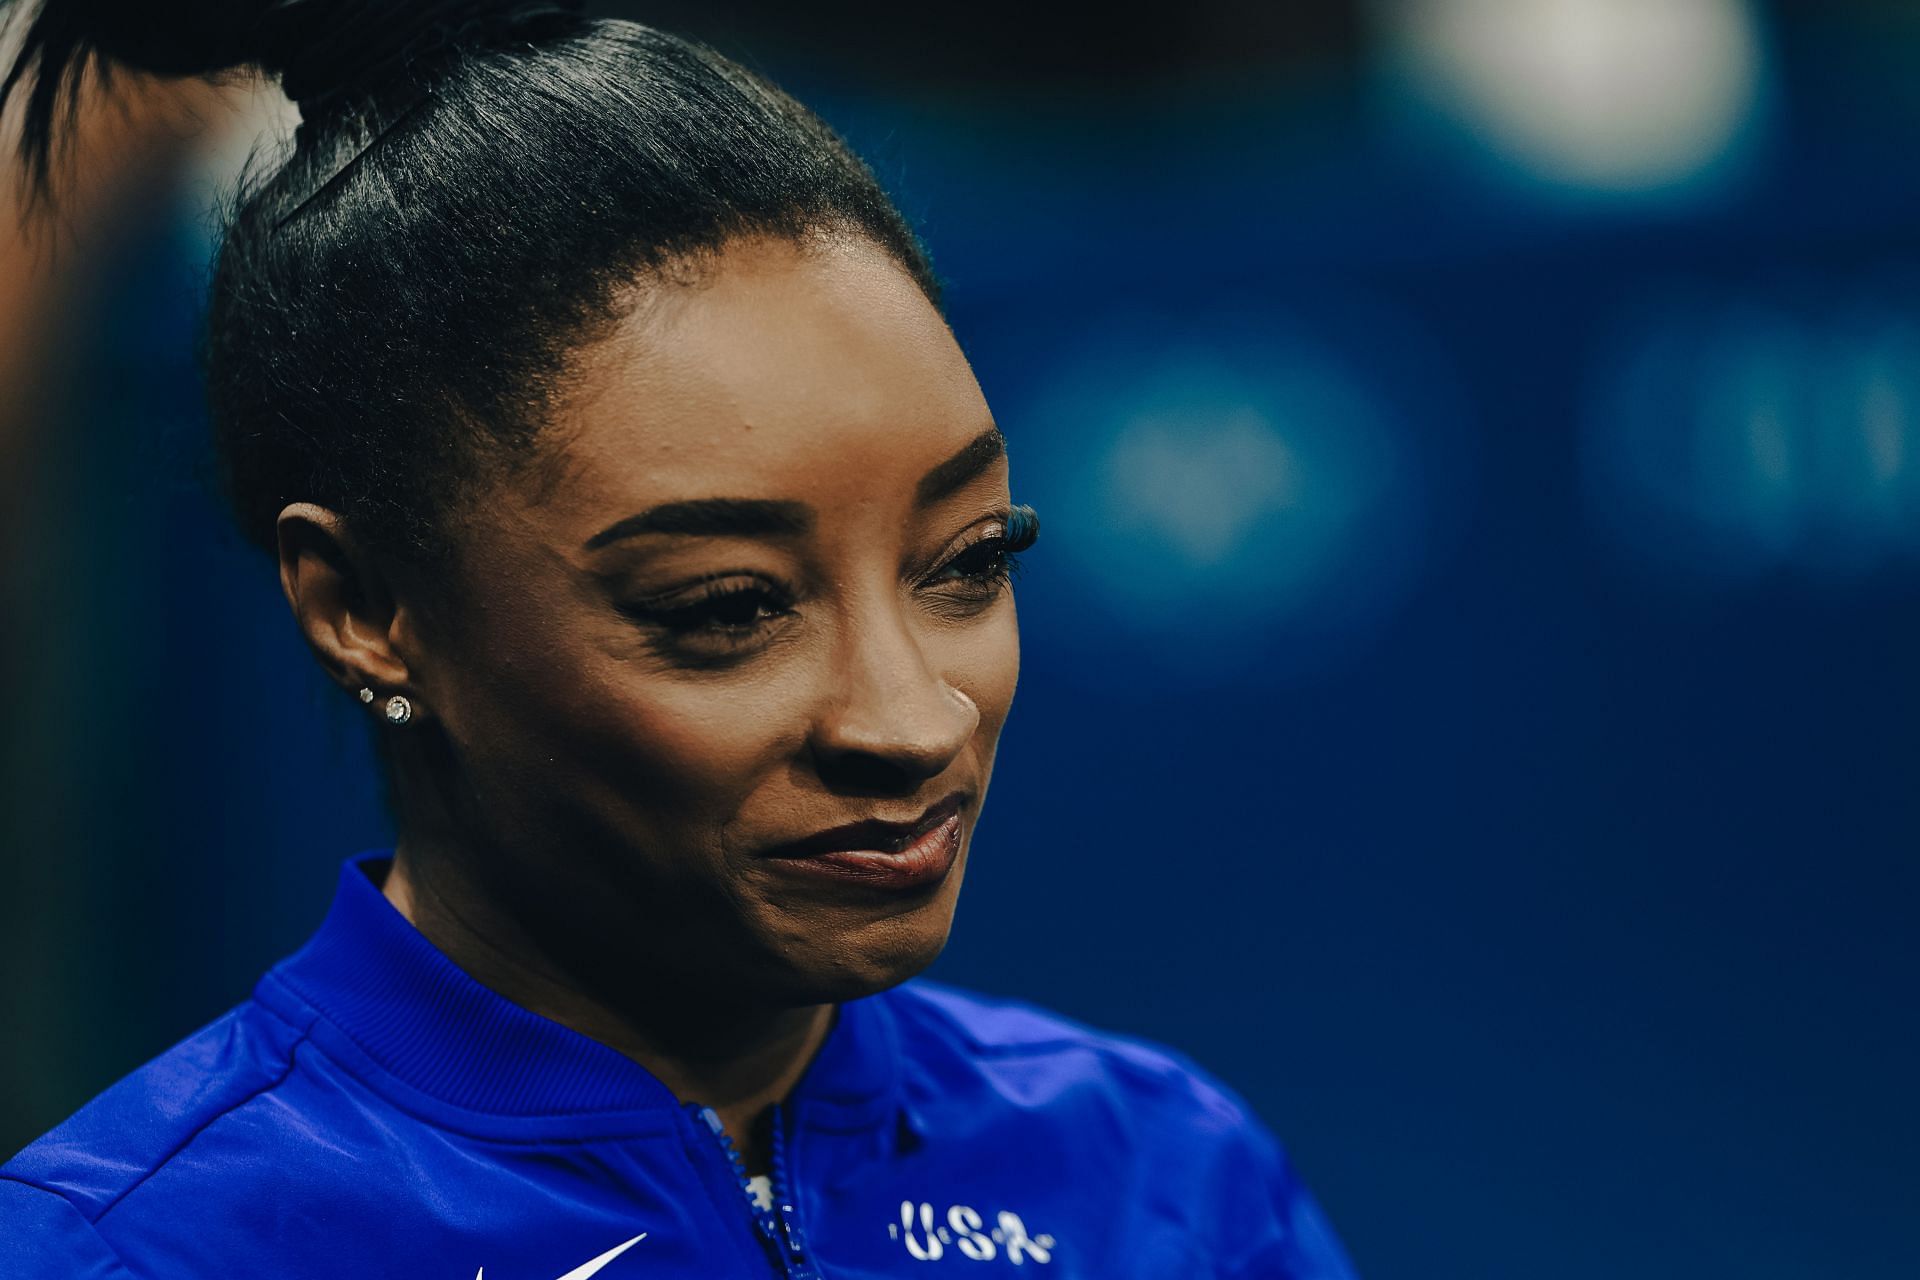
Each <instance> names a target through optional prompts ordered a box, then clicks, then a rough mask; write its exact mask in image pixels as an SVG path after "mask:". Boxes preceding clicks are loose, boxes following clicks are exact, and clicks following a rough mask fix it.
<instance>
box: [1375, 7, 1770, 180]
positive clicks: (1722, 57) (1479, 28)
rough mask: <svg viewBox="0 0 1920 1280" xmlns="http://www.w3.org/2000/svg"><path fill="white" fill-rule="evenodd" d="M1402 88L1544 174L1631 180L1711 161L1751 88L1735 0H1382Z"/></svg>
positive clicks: (1755, 38) (1748, 50) (1751, 108)
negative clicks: (1404, 82)
mask: <svg viewBox="0 0 1920 1280" xmlns="http://www.w3.org/2000/svg"><path fill="white" fill-rule="evenodd" d="M1377 11H1378V13H1379V15H1380V18H1381V20H1382V23H1383V25H1384V27H1385V29H1386V33H1387V35H1388V37H1389V43H1390V46H1391V47H1392V48H1393V49H1394V50H1395V52H1396V53H1397V54H1398V57H1399V61H1400V63H1401V65H1402V67H1403V68H1404V70H1405V72H1406V73H1407V76H1408V79H1409V81H1410V82H1411V87H1412V88H1414V90H1415V91H1416V93H1420V94H1423V95H1424V96H1426V97H1428V98H1430V99H1431V100H1432V105H1433V106H1435V107H1437V108H1438V109H1440V110H1441V111H1442V112H1444V113H1446V114H1448V115H1451V116H1454V117H1455V118H1457V120H1458V122H1459V123H1460V124H1461V125H1463V126H1465V127H1466V128H1467V129H1469V130H1470V131H1471V132H1473V133H1474V134H1475V135H1476V136H1477V137H1479V138H1481V139H1483V140H1484V141H1485V142H1486V143H1487V144H1489V145H1490V146H1491V147H1493V149H1494V150H1496V151H1497V152H1499V153H1501V154H1502V155H1504V156H1506V157H1507V158H1508V159H1509V160H1511V161H1512V162H1514V163H1516V164H1518V165H1520V166H1521V167H1522V168H1524V169H1526V170H1528V171H1529V172H1531V173H1533V174H1534V175H1536V176H1537V177H1540V178H1543V179H1546V180H1548V181H1550V182H1556V183H1563V184H1566V185H1569V186H1573V187H1581V188H1588V189H1594V190H1600V191H1614V192H1633V191H1645V190H1650V189H1655V188H1663V187H1669V186H1673V185H1676V184H1679V183H1683V182H1685V181H1686V180H1688V179H1690V178H1692V177H1695V176H1696V175H1699V174H1701V173H1702V172H1703V171H1705V170H1707V169H1709V168H1710V167H1712V166H1713V165H1714V164H1715V163H1716V162H1718V161H1719V160H1721V159H1722V158H1723V157H1724V156H1725V155H1726V154H1727V153H1728V152H1729V149H1730V148H1731V147H1732V146H1733V145H1734V144H1735V142H1736V141H1737V140H1738V139H1739V137H1740V135H1741V133H1742V130H1743V127H1744V126H1745V125H1746V124H1747V122H1748V121H1749V120H1750V119H1751V118H1752V116H1753V114H1754V112H1755V108H1756V106H1757V104H1758V101H1759V93H1760V85H1761V73H1762V69H1763V61H1764V60H1763V55H1762V48H1761V40H1760V33H1759V31H1758V28H1757V24H1756V22H1755V19H1754V15H1753V12H1752V9H1751V7H1750V5H1749V4H1748V3H1746V2H1745V0H1397V2H1396V0H1383V2H1382V3H1381V4H1380V5H1378V6H1377Z"/></svg>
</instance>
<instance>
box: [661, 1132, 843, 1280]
mask: <svg viewBox="0 0 1920 1280" xmlns="http://www.w3.org/2000/svg"><path fill="white" fill-rule="evenodd" d="M686 1107H687V1110H688V1111H690V1112H692V1113H693V1116H694V1118H695V1119H696V1120H698V1121H699V1122H700V1123H701V1125H703V1126H704V1127H705V1128H706V1130H707V1132H708V1133H711V1134H712V1135H713V1138H714V1141H715V1142H717V1143H718V1144H719V1146H720V1150H721V1153H722V1154H723V1155H724V1156H725V1157H726V1160H727V1165H728V1167H729V1168H731V1169H732V1170H733V1176H734V1180H735V1181H736V1182H738V1183H739V1184H740V1195H741V1197H742V1198H743V1199H744V1200H745V1201H746V1204H747V1213H748V1214H749V1216H750V1217H751V1218H752V1219H753V1225H754V1231H755V1232H756V1234H758V1235H759V1237H760V1242H761V1244H762V1245H763V1246H764V1247H765V1248H766V1249H767V1251H768V1252H769V1253H770V1254H771V1255H772V1258H773V1261H774V1263H775V1265H776V1266H777V1267H778V1274H780V1275H781V1276H783V1277H785V1280H821V1275H820V1272H819V1270H818V1268H816V1267H815V1266H814V1265H813V1260H812V1259H811V1258H809V1257H808V1256H807V1237H806V1233H805V1232H804V1231H802V1230H801V1227H800V1211H799V1210H798V1209H797V1208H796V1207H795V1203H794V1195H793V1188H792V1185H791V1183H790V1181H789V1179H788V1177H787V1125H786V1116H785V1115H784V1114H783V1113H782V1111H781V1108H780V1107H779V1106H778V1105H775V1107H774V1108H773V1177H772V1178H771V1179H770V1181H771V1182H772V1183H773V1207H772V1208H771V1209H762V1208H761V1207H760V1201H759V1198H758V1197H756V1196H755V1195H754V1194H753V1185H752V1182H751V1181H750V1180H749V1178H748V1176H747V1166H746V1162H745V1161H744V1160H742V1159H741V1158H740V1149H739V1148H738V1147H736V1146H734V1143H733V1139H732V1138H731V1137H730V1136H728V1134H727V1130H726V1126H724V1125H723V1124H721V1123H720V1114H719V1112H717V1111H715V1110H714V1109H713V1108H712V1107H704V1106H701V1105H700V1104H699V1103H697V1102H689V1103H687V1104H686Z"/></svg>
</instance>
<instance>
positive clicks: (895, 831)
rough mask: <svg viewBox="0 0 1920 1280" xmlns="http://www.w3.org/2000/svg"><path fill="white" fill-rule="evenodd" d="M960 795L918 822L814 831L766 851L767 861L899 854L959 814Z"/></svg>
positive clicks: (878, 822)
mask: <svg viewBox="0 0 1920 1280" xmlns="http://www.w3.org/2000/svg"><path fill="white" fill-rule="evenodd" d="M964 799H965V796H964V793H962V792H959V791H955V792H953V793H952V794H950V795H948V796H947V797H946V798H944V799H942V800H940V801H938V802H937V803H935V804H934V805H933V806H932V807H930V808H929V809H927V811H926V812H925V813H923V814H921V815H920V816H919V817H918V818H915V819H913V820H912V821H908V822H886V821H882V820H880V819H877V818H868V819H865V820H863V821H860V822H849V823H847V824H846V825H844V826H838V827H829V828H828V829H826V830H825V831H816V832H815V833H814V834H812V835H810V836H806V837H803V838H802V839H799V840H790V841H788V842H786V843H785V844H779V845H775V846H773V847H772V848H770V849H768V850H767V851H766V855H765V856H767V857H769V858H812V857H818V856H819V855H821V854H827V853H843V852H847V853H879V854H896V855H897V854H899V853H901V852H902V851H904V850H905V849H907V848H908V847H909V846H910V845H912V844H913V843H914V842H915V841H916V840H919V839H920V838H921V837H922V836H925V835H927V834H928V833H930V832H933V831H936V830H938V829H939V828H940V827H941V826H942V825H943V824H944V823H946V821H947V820H948V819H949V818H952V817H953V816H954V815H955V814H956V813H958V812H959V811H960V805H961V802H962V801H963V800H964Z"/></svg>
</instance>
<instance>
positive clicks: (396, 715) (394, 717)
mask: <svg viewBox="0 0 1920 1280" xmlns="http://www.w3.org/2000/svg"><path fill="white" fill-rule="evenodd" d="M411 719H413V704H412V703H411V702H409V701H407V699H406V697H405V696H404V695H402V694H398V693H396V694H394V695H393V696H392V697H391V698H388V699H387V723H388V724H390V725H396V726H398V725H403V724H405V723H406V722H407V721H409V720H411Z"/></svg>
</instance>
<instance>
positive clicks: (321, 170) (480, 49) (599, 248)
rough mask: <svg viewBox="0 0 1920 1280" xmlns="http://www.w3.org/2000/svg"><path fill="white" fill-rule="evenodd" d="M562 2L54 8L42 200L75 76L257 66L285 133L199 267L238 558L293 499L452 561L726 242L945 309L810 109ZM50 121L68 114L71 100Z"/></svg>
mask: <svg viewBox="0 0 1920 1280" xmlns="http://www.w3.org/2000/svg"><path fill="white" fill-rule="evenodd" d="M575 8H576V6H573V5H565V4H525V3H522V4H512V3H504V4H503V3H498V2H497V0H496V2H494V3H481V2H475V3H467V4H448V3H438V4H436V3H432V2H431V0H417V2H415V3H409V2H408V0H386V2H381V0H222V2H218V3H213V2H209V3H202V4H197V5H195V4H177V5H168V4H166V3H162V2H161V0H146V2H145V3H142V0H45V2H44V3H42V4H41V5H40V7H39V9H38V12H37V13H36V15H35V17H34V21H33V24H32V26H31V28H30V29H29V30H28V33H27V36H26V42H25V45H24V47H23V51H22V53H21V55H20V58H19V61H18V62H17V63H16V64H15V66H14V68H13V70H12V72H11V74H10V75H9V76H8V78H7V80H6V82H5V84H4V86H0V106H4V104H5V102H6V100H7V99H8V98H10V97H11V96H13V94H14V91H15V90H16V89H17V88H18V87H19V86H20V85H21V84H22V83H24V77H25V75H26V73H28V72H29V71H31V73H32V92H31V94H30V95H29V97H28V100H27V111H26V132H25V134H24V136H23V139H22V148H23V154H24V157H25V159H26V162H27V163H28V165H29V167H30V168H31V169H33V171H34V172H35V174H36V176H37V177H38V178H39V179H40V181H41V182H42V184H44V183H45V181H46V179H47V175H48V157H49V154H50V153H51V151H52V148H53V143H54V140H55V126H56V124H57V123H58V119H59V117H60V115H61V114H62V112H63V110H65V109H68V108H70V107H71V106H72V104H73V102H74V101H75V99H74V96H73V95H74V94H75V93H77V87H78V84H79V82H80V80H81V78H82V76H83V75H84V73H85V71H86V70H87V68H88V67H89V66H101V67H107V66H110V65H112V63H115V62H118V63H124V64H126V65H128V66H131V67H135V68H139V69H144V70H150V71H157V72H162V73H167V74H174V75H186V74H201V75H205V74H212V73H215V72H218V71H221V70H223V69H226V68H231V67H236V66H241V65H245V64H256V65H258V66H260V67H262V68H264V69H266V70H267V71H268V72H270V73H277V74H279V75H280V76H281V77H282V83H283V85H284V86H285V87H286V88H287V90H288V91H289V94H290V96H293V97H294V98H295V99H296V101H297V102H299V104H300V106H301V110H302V116H303V122H302V124H301V126H300V129H299V132H298V134H297V135H296V137H295V144H294V148H293V153H292V155H291V157H290V158H289V159H288V160H287V161H286V162H285V164H284V165H282V166H280V167H278V169H277V170H275V171H271V172H267V173H264V174H258V175H256V177H254V178H253V179H251V180H249V181H247V182H246V183H244V184H243V189H242V191H241V193H240V195H239V196H238V197H237V198H236V200H235V203H234V206H233V208H232V210H231V211H230V214H229V229H228V232H227V234H226V236H225V238H224V241H223V243H222V245H221V248H220V251H219V256H218V261H217V264H216V267H215V271H214V276H213V285H212V296H211V303H210V314H209V321H208V324H209V333H208V340H207V363H208V383H209V398H210V404H211V410H212V419H213V428H214V438H215V442H216V446H217V449H218V453H219V457H220V462H221V469H222V472H223V474H224V476H225V478H226V482H227V487H228V490H229V493H230V496H231V499H232V502H233V505H234V508H235V511H236V513H237V515H238V518H239V522H240V526H241V529H242V531H243V533H244V534H245V535H246V537H247V538H248V539H249V540H251V541H252V542H254V543H256V544H257V545H260V546H262V547H267V548H271V547H272V545H273V540H274V524H275V521H276V518H277V517H278V515H279V512H280V510H281V508H282V507H283V506H284V505H285V504H286V503H288V502H293V501H312V502H317V503H320V504H321V505H324V506H326V507H329V508H331V509H333V510H335V511H338V512H340V513H342V515H343V516H344V517H345V518H346V520H347V521H348V524H349V527H350V528H352V529H353V530H354V532H355V534H356V536H358V537H361V538H364V539H366V540H368V541H370V542H372V543H375V544H377V545H382V546H385V547H387V548H390V549H392V550H395V551H400V552H402V553H406V554H412V555H416V556H433V555H436V554H438V553H440V552H442V551H444V550H445V549H446V546H447V542H446V538H445V535H446V527H445V517H446V515H447V514H448V512H449V511H450V510H451V509H452V505H453V503H454V501H455V500H456V499H457V496H458V495H459V494H460V493H462V492H463V491H464V490H465V488H466V487H467V486H468V485H469V484H470V483H471V482H472V481H473V480H474V479H475V478H476V477H477V476H479V475H481V474H482V473H483V472H482V469H483V468H484V467H486V466H487V465H488V464H489V463H490V462H495V461H500V460H505V461H508V462H511V461H512V460H513V459H514V458H516V457H519V456H524V454H525V453H526V451H527V450H528V449H529V448H530V446H531V444H532V442H533V440H534V438H535V437H536V436H537V434H538V433H539V430H540V427H541V425H542V422H543V414H544V411H545V410H546V409H547V408H548V407H549V405H550V404H551V398H552V396H553V394H554V393H555V391H556V390H557V389H558V387H559V385H560V379H561V378H562V377H563V376H564V373H565V369H566V356H567V353H568V352H569V351H570V350H571V349H573V348H574V347H576V346H578V345H579V344H581V343H583V342H586V341H590V340H591V339H592V338H593V337H595V336H596V335H598V334H600V333H603V332H605V331H606V330H607V329H608V328H609V327H611V325H612V324H613V323H614V322H616V321H617V320H618V319H619V318H620V316H621V315H622V314H623V312H624V306H623V299H625V298H627V297H629V295H630V288H631V286H632V285H633V283H634V282H635V281H636V279H641V278H647V277H649V276H652V277H656V278H657V277H658V275H659V274H660V273H661V272H662V271H663V270H667V269H677V268H678V266H679V265H680V264H682V263H689V262H691V263H695V264H697V263H698V262H699V261H700V260H701V258H702V257H703V256H705V255H709V254H711V253H713V252H714V251H717V250H719V249H720V248H721V247H723V246H724V245H725V244H726V243H728V242H729V241H731V240H733V239H735V238H736V237H740V236H747V235H770V236H777V237H783V238H788V239H792V240H796V241H798V240H803V239H805V238H806V237H808V236H809V235H811V234H814V233H819V232H826V233H838V234H854V235H859V236H863V237H865V238H867V239H869V240H870V241H872V242H873V243H875V244H877V245H878V246H880V247H881V248H882V249H883V250H884V251H886V252H887V253H888V254H889V255H891V256H892V257H893V258H894V259H895V260H896V261H897V262H898V263H899V264H900V265H901V266H902V267H903V268H904V269H905V270H906V271H907V272H908V273H909V274H910V275H911V276H912V277H913V279H914V280H915V281H916V282H917V283H918V284H919V286H920V287H921V289H922V290H924V291H925V293H926V294H927V296H928V297H929V298H930V299H932V300H934V301H935V303H936V304H937V303H938V300H939V289H938V284H937V282H936V279H935V277H934V275H933V271H932V268H931V266H930V264H929V263H928V261H927V258H926V255H925V251H924V250H923V249H922V247H921V246H920V243H919V241H918V240H917V239H916V237H915V236H914V233H913V231H912V229H911V228H910V227H909V226H908V225H907V223H906V222H905V220H904V219H903V218H902V217H901V215H900V213H899V212H898V210H897V209H896V208H895V207H894V205H893V203H892V202H891V201H890V200H889V199H888V198H887V196H886V195H885V194H884V192H883V191H882V190H881V188H880V186H879V184H878V182H877V181H876V180H875V178H874V176H873V174H872V172H871V171H870V170H869V169H868V168H867V167H866V166H865V165H864V164H863V163H861V161H860V160H859V159H858V158H857V157H855V156H854V155H853V154H852V152H851V151H849V150H848V148H847V147H846V145H845V144H844V143H843V142H842V141H841V140H840V139H839V138H838V137H837V136H836V135H835V134H834V133H833V131H832V130H831V129H829V128H828V127H827V126H826V125H825V124H824V123H822V122H821V121H820V120H819V119H818V118H817V117H815V116H814V115H813V114H812V113H811V112H809V111H808V110H807V109H806V108H804V107H802V106H801V105H800V104H799V103H797V102H795V101H794V100H793V99H792V98H789V97H788V96H786V95H785V94H784V93H782V92H780V90H778V89H776V88H774V87H773V86H772V85H770V84H768V83H767V82H766V81H764V80H762V79H761V78H759V77H757V76H755V75H753V74H752V73H750V72H748V71H746V70H745V69H743V68H741V67H739V66H737V65H735V64H734V63H732V62H730V61H728V60H726V59H725V58H722V57H721V56H720V55H718V54H716V53H714V52H713V51H711V50H710V49H707V48H705V47H703V46H701V45H698V44H695V43H693V42H690V41H687V40H683V39H680V38H678V37H675V36H671V35H666V34H664V33H661V32H658V31H654V30H652V29H650V28H647V27H644V26H640V25H638V24H636V23H631V22H622V21H610V20H588V19H585V18H582V17H580V16H578V14H577V12H575V11H574V10H575ZM63 95H64V96H63Z"/></svg>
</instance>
